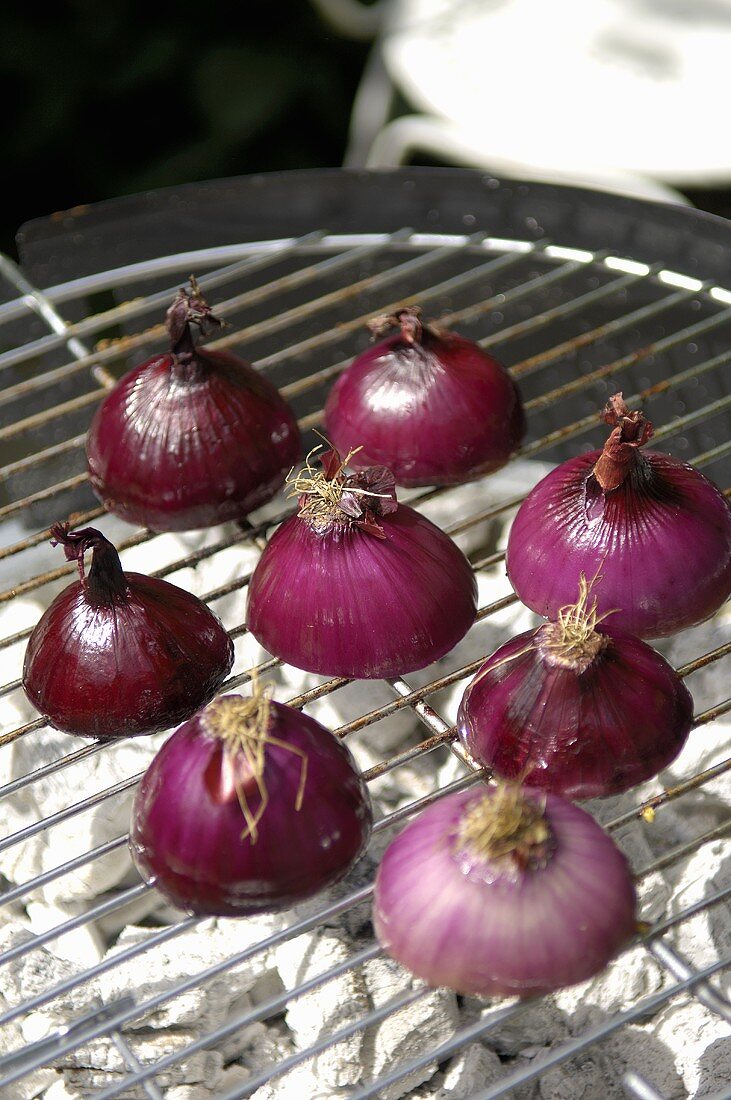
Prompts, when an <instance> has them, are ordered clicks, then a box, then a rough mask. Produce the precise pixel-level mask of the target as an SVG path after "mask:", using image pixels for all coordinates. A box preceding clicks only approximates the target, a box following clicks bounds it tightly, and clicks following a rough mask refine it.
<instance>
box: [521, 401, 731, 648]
mask: <svg viewBox="0 0 731 1100" xmlns="http://www.w3.org/2000/svg"><path fill="white" fill-rule="evenodd" d="M603 415H604V418H605V419H606V420H607V422H608V423H610V424H612V425H614V430H613V431H612V434H611V435H610V437H609V439H608V440H607V443H606V445H605V447H604V450H603V451H592V452H590V453H589V454H584V455H579V456H578V457H577V458H572V459H569V460H568V461H567V462H563V463H561V465H560V466H558V467H557V468H556V469H555V470H553V471H552V472H551V473H550V474H548V475H547V477H545V478H543V480H542V481H540V482H539V483H538V485H536V487H535V488H534V489H533V490H532V492H531V493H529V495H528V496H527V497H526V499H525V500H524V502H523V504H522V505H521V507H520V509H519V510H518V514H517V516H516V517H515V520H514V522H513V526H512V528H511V531H510V537H509V539H508V547H507V555H506V564H507V571H508V576H509V578H510V580H511V583H512V585H513V587H514V589H515V591H516V593H517V595H518V597H519V598H520V599H521V600H522V601H523V603H524V604H527V606H528V607H530V608H532V610H533V611H536V612H538V614H539V615H543V616H545V617H547V618H555V617H556V615H557V614H558V611H559V609H560V608H561V607H563V606H564V605H565V604H568V603H570V602H571V601H572V600H573V599H574V595H575V593H576V586H577V583H578V580H579V575H580V573H584V574H586V576H594V575H596V574H597V573H601V575H602V584H601V590H600V591H599V592H598V610H599V612H600V613H601V614H604V613H606V612H608V611H614V612H616V614H615V615H613V616H612V623H613V625H616V626H618V627H621V628H622V629H624V630H626V631H627V632H628V633H631V634H636V635H638V636H639V637H641V638H657V637H661V636H663V635H666V634H672V633H674V632H675V631H677V630H681V629H683V628H684V627H687V626H692V625H694V624H695V623H699V622H702V621H703V620H704V619H707V618H708V617H709V616H710V615H712V614H713V613H714V611H716V610H717V609H718V608H719V607H720V606H721V604H722V603H723V602H724V600H725V599H726V598H727V596H728V595H729V593H730V592H731V510H730V509H729V504H728V501H727V500H726V499H725V497H724V496H723V494H722V493H721V491H720V489H718V487H717V486H716V485H714V484H713V482H712V481H709V480H708V478H706V477H704V476H703V474H701V473H699V472H698V470H696V469H694V468H693V467H692V466H689V465H687V464H686V463H684V462H680V461H679V460H678V459H676V458H672V457H671V456H670V455H666V454H662V453H660V452H659V451H643V452H640V450H639V448H640V447H641V446H642V445H643V444H644V443H645V442H646V441H647V440H648V439H649V437H650V435H651V434H652V425H651V424H649V423H648V421H646V420H645V417H644V416H643V414H642V413H641V412H630V411H629V409H628V408H627V407H626V405H625V404H624V402H623V400H622V395H621V394H616V395H615V396H614V397H613V398H612V400H611V401H610V402H609V404H608V405H607V407H606V408H605V410H604V413H603Z"/></svg>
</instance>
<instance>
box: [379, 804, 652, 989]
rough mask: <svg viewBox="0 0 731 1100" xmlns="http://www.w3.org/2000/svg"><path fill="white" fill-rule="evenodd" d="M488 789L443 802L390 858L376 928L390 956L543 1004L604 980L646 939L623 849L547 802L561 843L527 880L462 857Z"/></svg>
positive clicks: (465, 985)
mask: <svg viewBox="0 0 731 1100" xmlns="http://www.w3.org/2000/svg"><path fill="white" fill-rule="evenodd" d="M484 793H485V788H484V787H481V788H480V790H479V791H477V792H476V791H475V790H474V789H471V790H468V791H460V792H458V793H457V794H452V795H448V796H447V797H445V798H442V799H440V800H439V801H438V802H436V803H434V804H433V805H432V806H430V807H429V808H428V809H427V810H425V811H424V812H423V813H421V814H420V815H419V817H417V818H416V819H415V820H414V821H412V822H411V823H410V824H409V825H407V827H406V828H405V829H404V830H403V832H402V833H400V834H399V835H398V836H397V837H396V838H395V840H393V841H392V843H391V844H390V845H389V847H388V848H387V849H386V852H385V853H384V856H383V859H382V860H381V865H380V867H379V870H378V875H377V878H376V885H375V896H374V909H373V915H374V926H375V930H376V934H377V936H378V939H379V941H380V943H381V945H382V946H383V948H384V950H385V951H386V952H387V953H388V954H389V955H391V956H392V957H393V958H395V959H396V960H398V962H400V963H402V964H403V965H404V966H405V967H407V968H408V969H409V970H410V971H411V972H412V973H413V974H415V975H416V976H417V977H419V978H423V979H424V981H426V982H428V983H429V985H432V986H447V987H449V988H451V989H454V990H456V991H457V992H459V993H463V994H472V995H476V996H479V997H493V996H498V997H499V996H514V995H517V996H532V995H534V994H540V993H549V992H551V991H553V990H555V989H560V988H562V987H563V986H567V985H573V984H575V983H576V982H580V981H584V980H585V979H587V978H590V977H592V976H593V975H594V974H597V973H598V972H599V971H600V970H602V969H603V967H605V966H606V965H607V963H608V962H609V961H610V960H611V959H612V958H613V957H614V955H615V954H616V953H617V952H618V951H619V950H620V949H621V947H622V946H623V945H624V944H625V943H626V942H627V941H628V940H629V939H630V938H631V937H632V935H633V934H634V931H635V907H636V896H635V890H634V886H633V883H632V877H631V874H630V871H629V867H628V865H627V861H626V860H625V858H624V856H623V855H622V853H621V852H620V851H619V849H618V848H617V847H616V845H615V844H614V842H613V841H612V840H611V839H610V838H609V837H608V836H607V835H606V833H604V831H603V830H602V829H601V828H600V826H599V825H598V824H597V823H596V822H595V821H594V819H593V818H592V817H590V816H589V814H587V813H586V812H585V811H584V810H581V809H580V808H579V807H578V806H574V805H572V804H571V803H570V802H565V801H564V800H563V799H560V798H557V797H556V796H555V795H550V794H549V795H545V796H543V795H539V794H537V793H535V794H534V795H533V797H537V798H544V797H545V803H546V809H545V813H546V818H547V820H548V822H549V825H550V827H551V830H552V832H553V835H554V839H555V842H556V848H555V850H554V852H553V855H552V857H551V858H550V859H549V861H548V863H547V865H546V866H545V867H542V868H538V869H536V870H531V869H528V870H525V871H523V872H522V873H520V874H519V875H518V877H517V879H516V878H513V877H511V876H510V875H509V874H507V873H500V872H498V873H495V870H494V869H493V868H491V867H490V866H489V865H487V864H485V863H484V862H482V861H479V860H474V859H472V858H470V856H469V855H467V854H466V853H459V852H457V851H456V850H455V848H456V840H455V838H456V831H457V827H458V824H459V821H460V819H461V818H462V816H463V814H464V813H465V811H466V810H467V809H468V808H469V806H470V805H471V804H472V803H473V802H474V801H475V800H477V799H479V798H481V797H483V796H484Z"/></svg>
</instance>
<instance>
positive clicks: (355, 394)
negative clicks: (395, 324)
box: [325, 328, 526, 486]
mask: <svg viewBox="0 0 731 1100" xmlns="http://www.w3.org/2000/svg"><path fill="white" fill-rule="evenodd" d="M325 424H326V434H327V436H328V439H329V440H330V441H331V442H332V443H333V444H334V446H335V447H336V448H337V449H338V450H339V451H341V452H342V453H343V454H347V452H348V451H350V450H352V449H353V448H355V447H358V446H361V445H362V448H363V449H362V450H361V451H359V452H358V454H356V455H354V456H353V458H352V460H351V461H352V464H353V465H354V466H356V467H362V466H371V465H379V464H384V465H386V466H388V467H389V468H390V469H391V471H392V472H393V474H394V477H395V478H396V482H397V484H399V485H406V486H411V485H459V484H462V482H465V481H471V480H473V479H475V478H478V477H481V476H482V475H483V474H488V473H491V472H492V471H493V470H497V469H499V468H500V467H501V466H504V465H505V463H506V462H507V461H508V459H509V458H510V456H511V455H512V454H513V452H514V451H515V450H517V448H518V446H519V445H520V442H521V440H522V439H523V437H524V435H525V430H526V421H525V415H524V413H523V406H522V403H521V400H520V395H519V392H518V388H517V386H516V385H515V383H514V382H513V380H512V378H511V377H510V375H509V374H508V372H507V371H506V370H505V368H504V367H502V366H501V364H500V363H498V361H497V360H496V359H493V358H492V356H490V355H488V354H487V353H486V352H484V351H482V349H481V348H480V347H479V346H478V345H477V344H475V343H473V342H472V341H471V340H466V339H465V338H464V337H462V336H457V335H456V334H455V333H444V334H441V333H440V334H439V336H438V337H436V336H434V335H432V334H431V333H430V332H429V330H428V329H427V328H424V330H423V335H422V343H421V344H409V343H407V342H406V341H405V340H404V339H403V337H402V336H401V334H400V333H398V334H396V335H394V336H390V337H389V338H388V339H386V340H383V341H381V342H380V343H378V344H376V345H374V346H373V347H372V348H369V349H368V350H367V351H364V352H363V353H362V354H361V355H359V356H358V357H357V358H356V359H355V360H354V361H353V363H351V365H350V367H349V368H348V369H347V370H346V371H345V372H344V374H342V375H341V376H340V378H339V379H338V380H337V382H336V383H335V385H334V386H333V388H332V390H331V391H330V395H329V397H328V399H327V403H326V405H325Z"/></svg>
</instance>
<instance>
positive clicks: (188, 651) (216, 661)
mask: <svg viewBox="0 0 731 1100" xmlns="http://www.w3.org/2000/svg"><path fill="white" fill-rule="evenodd" d="M51 533H52V534H53V536H54V541H55V542H59V543H62V544H63V547H64V550H65V552H66V557H67V558H68V559H69V560H70V561H77V562H78V563H79V573H80V576H81V580H79V581H76V582H75V583H74V584H70V585H69V586H68V588H65V589H64V590H63V592H61V594H60V595H59V596H57V597H56V599H55V600H54V601H53V603H52V604H51V606H50V607H49V608H48V610H47V611H46V612H45V613H44V614H43V616H42V618H41V619H40V621H39V623H38V624H37V626H36V627H35V629H34V631H33V633H32V634H31V636H30V639H29V641H28V648H27V649H26V652H25V663H24V665H23V687H24V688H25V693H26V695H27V696H28V698H29V699H30V701H31V703H33V705H34V706H35V707H37V708H38V710H39V711H40V712H41V714H43V715H45V717H46V718H47V719H48V721H49V722H50V723H51V725H52V726H55V727H56V729H60V730H63V731H64V733H76V734H79V735H80V736H82V737H97V738H99V739H101V740H103V739H105V738H109V737H120V736H136V735H137V734H142V733H155V732H156V731H157V730H162V729H168V728H169V727H170V726H174V725H176V723H178V722H182V721H183V719H185V718H189V717H190V716H191V714H194V713H195V711H196V710H198V708H199V707H202V706H204V705H205V704H206V703H208V702H209V701H210V700H211V699H212V698H213V696H214V695H215V694H216V692H217V690H218V688H219V687H220V686H221V684H222V683H223V681H224V680H225V679H226V676H227V675H228V673H229V672H230V671H231V665H232V664H233V658H234V650H233V644H232V642H231V639H230V638H229V636H228V634H227V633H226V631H225V630H224V628H223V626H222V624H221V622H220V621H219V620H218V619H217V618H216V616H215V615H214V614H213V612H212V611H209V609H208V608H207V607H206V605H205V604H204V603H203V602H202V601H201V600H199V599H198V598H197V597H196V596H193V595H191V593H190V592H184V591H183V589H182V588H178V587H177V586H176V585H174V584H169V583H168V582H167V581H162V580H156V579H155V578H153V577H145V576H143V575H142V574H140V573H125V572H123V570H122V566H121V564H120V561H119V555H118V554H117V551H116V550H115V548H114V546H113V545H112V544H111V542H109V541H108V539H106V538H105V537H104V535H102V534H101V532H100V531H96V530H95V529H94V528H93V527H86V528H85V529H84V530H82V531H75V532H73V533H70V532H69V531H68V529H67V525H65V524H64V525H61V524H57V525H56V526H55V527H53V528H51ZM87 550H91V551H92V560H91V569H90V570H89V575H88V577H85V576H84V554H85V553H86V551H87Z"/></svg>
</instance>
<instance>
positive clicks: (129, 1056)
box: [110, 1031, 165, 1100]
mask: <svg viewBox="0 0 731 1100" xmlns="http://www.w3.org/2000/svg"><path fill="white" fill-rule="evenodd" d="M110 1038H111V1040H112V1042H113V1043H114V1045H115V1047H116V1048H117V1050H118V1051H119V1053H120V1054H121V1056H122V1060H123V1061H124V1062H125V1063H126V1065H127V1069H130V1070H132V1072H133V1073H139V1071H140V1070H141V1069H142V1064H141V1062H139V1061H138V1059H137V1058H136V1057H135V1055H134V1054H133V1053H132V1051H131V1050H130V1048H129V1046H128V1044H127V1042H126V1041H125V1039H124V1037H123V1036H122V1035H121V1033H120V1032H119V1031H112V1032H110ZM142 1087H143V1089H144V1090H145V1093H146V1095H147V1096H148V1097H149V1098H150V1100H165V1097H164V1096H163V1094H162V1093H161V1092H160V1089H159V1088H158V1087H157V1085H156V1084H155V1081H154V1080H152V1079H149V1080H147V1081H145V1082H144V1084H143V1086H142Z"/></svg>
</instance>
